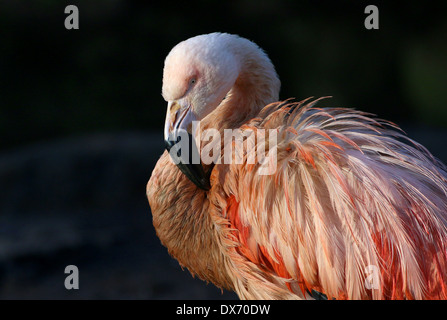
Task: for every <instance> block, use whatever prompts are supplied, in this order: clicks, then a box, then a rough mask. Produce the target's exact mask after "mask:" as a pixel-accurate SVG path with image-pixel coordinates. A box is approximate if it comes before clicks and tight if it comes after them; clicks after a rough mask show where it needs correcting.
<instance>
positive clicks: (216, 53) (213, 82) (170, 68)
mask: <svg viewBox="0 0 447 320" xmlns="http://www.w3.org/2000/svg"><path fill="white" fill-rule="evenodd" d="M238 38H239V37H237V36H235V35H230V34H224V33H212V34H206V35H200V36H196V37H193V38H190V39H188V40H185V41H183V42H181V43H179V44H178V45H176V46H175V47H174V48H173V49H172V50H171V52H170V53H169V54H168V56H167V57H166V60H165V66H164V70H163V89H162V95H163V98H164V99H165V100H166V101H167V103H168V108H167V113H166V121H165V129H164V138H165V144H166V148H167V149H168V151H169V153H170V155H171V158H172V160H173V161H174V163H176V164H177V166H178V167H179V169H180V170H181V171H182V172H183V173H184V174H185V175H186V176H187V177H188V178H189V179H190V180H191V181H192V182H194V183H195V184H196V185H197V186H198V187H200V188H201V189H204V190H208V189H209V188H210V185H209V178H208V176H207V175H206V174H205V173H204V170H203V167H202V165H201V163H200V157H197V155H198V151H197V147H196V145H195V141H194V138H193V136H194V132H192V131H193V128H192V125H193V121H200V120H202V119H204V118H205V117H206V116H207V115H209V114H210V113H211V112H212V111H213V110H214V109H216V108H217V107H218V106H219V105H220V104H221V102H222V101H223V100H224V98H225V96H226V94H227V93H228V92H229V91H230V90H231V88H232V87H233V85H234V83H235V82H236V80H237V78H238V75H239V69H240V66H239V61H238V59H237V57H236V56H235V54H234V53H233V52H232V50H231V49H230V48H231V45H230V44H231V43H232V40H235V39H238ZM179 142H181V143H179ZM186 142H188V143H187V144H186ZM174 146H176V147H175V148H174ZM194 160H195V161H194Z"/></svg>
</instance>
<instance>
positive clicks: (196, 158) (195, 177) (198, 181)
mask: <svg viewBox="0 0 447 320" xmlns="http://www.w3.org/2000/svg"><path fill="white" fill-rule="evenodd" d="M196 120H197V117H196V116H195V114H194V112H193V111H192V110H191V107H190V106H188V105H185V106H184V105H181V104H180V103H179V101H169V102H168V111H167V113H166V121H165V129H164V139H165V147H166V150H168V152H169V155H170V156H171V159H172V160H173V162H174V163H175V164H176V165H177V167H178V168H179V169H180V171H181V172H183V174H184V175H185V176H186V177H187V178H188V179H189V180H191V182H193V183H194V184H195V185H196V186H197V187H199V188H200V189H203V190H206V191H207V190H209V189H210V188H211V186H210V181H209V175H207V174H205V171H204V170H203V167H202V163H201V161H200V153H199V150H198V148H197V145H196V142H195V139H194V137H193V133H194V132H193V131H194V129H193V128H194V125H195V123H194V122H195V121H196Z"/></svg>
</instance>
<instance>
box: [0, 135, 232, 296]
mask: <svg viewBox="0 0 447 320" xmlns="http://www.w3.org/2000/svg"><path fill="white" fill-rule="evenodd" d="M162 152H163V139H162V136H161V135H160V134H145V133H129V134H101V135H93V136H85V137H81V138H72V139H66V140H59V141H54V142H53V141H51V142H47V143H39V144H36V145H33V146H29V147H26V148H22V149H20V150H16V151H14V152H10V153H7V154H2V155H1V156H0V181H1V184H0V212H1V213H0V299H221V298H235V297H236V296H235V295H234V294H232V293H229V292H224V293H223V294H222V292H221V291H220V290H219V289H217V288H216V287H214V286H213V285H212V284H210V285H207V284H206V283H205V282H203V281H201V280H199V279H194V278H193V277H191V275H190V273H189V272H188V271H187V270H185V271H183V270H182V269H181V268H180V266H179V265H178V263H177V261H175V260H174V259H172V258H171V257H170V256H169V255H168V253H167V250H166V249H165V248H164V247H163V246H162V245H161V244H160V241H159V240H158V238H157V237H156V235H155V231H154V229H153V226H152V219H151V215H150V208H149V205H148V203H147V199H146V195H145V191H146V183H147V181H148V179H149V177H150V175H151V172H152V169H153V167H154V166H155V163H156V161H157V159H158V157H159V156H160V155H161V153H162ZM70 264H74V265H76V266H77V267H78V268H79V273H80V289H79V290H66V289H65V287H64V280H65V277H66V276H67V275H66V274H64V269H65V267H66V266H67V265H70Z"/></svg>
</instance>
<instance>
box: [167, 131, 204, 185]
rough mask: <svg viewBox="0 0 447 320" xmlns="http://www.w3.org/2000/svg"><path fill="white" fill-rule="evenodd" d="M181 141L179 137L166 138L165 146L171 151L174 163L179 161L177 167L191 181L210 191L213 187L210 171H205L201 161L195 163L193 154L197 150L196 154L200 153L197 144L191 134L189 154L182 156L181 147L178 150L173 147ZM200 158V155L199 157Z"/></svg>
mask: <svg viewBox="0 0 447 320" xmlns="http://www.w3.org/2000/svg"><path fill="white" fill-rule="evenodd" d="M178 142H179V140H178V139H172V140H171V139H167V140H165V148H166V150H167V151H168V152H169V155H170V156H171V158H172V160H173V161H174V163H177V167H178V168H179V169H180V171H181V172H182V173H183V174H184V175H185V176H186V177H187V178H188V179H189V180H190V181H191V182H193V183H194V184H195V185H196V186H197V187H199V188H200V189H202V190H205V191H208V190H210V189H211V185H210V173H211V170H210V172H209V173H208V174H206V173H205V171H204V170H203V167H202V164H201V163H200V161H199V163H193V161H192V159H193V157H192V154H193V153H194V152H195V153H196V155H197V154H198V151H197V147H196V145H195V142H194V139H193V138H192V136H191V135H190V134H189V142H190V143H189V147H188V149H189V153H188V154H189V156H188V158H186V159H185V158H184V157H182V154H181V149H179V148H178V150H177V152H175V150H172V148H173V147H174V146H175V145H176V144H177V143H178ZM198 159H200V157H198Z"/></svg>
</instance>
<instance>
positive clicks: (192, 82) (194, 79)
mask: <svg viewBox="0 0 447 320" xmlns="http://www.w3.org/2000/svg"><path fill="white" fill-rule="evenodd" d="M196 82H197V79H196V78H191V80H189V84H190V85H193V84H195V83H196Z"/></svg>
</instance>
